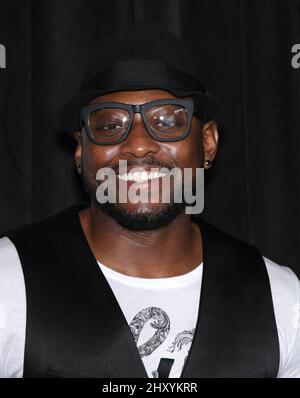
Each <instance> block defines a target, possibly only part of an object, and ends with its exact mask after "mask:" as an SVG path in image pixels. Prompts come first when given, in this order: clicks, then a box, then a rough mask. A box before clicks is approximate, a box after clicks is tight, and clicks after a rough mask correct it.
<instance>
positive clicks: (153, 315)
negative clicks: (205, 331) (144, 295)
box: [129, 307, 195, 377]
mask: <svg viewBox="0 0 300 398" xmlns="http://www.w3.org/2000/svg"><path fill="white" fill-rule="evenodd" d="M148 321H152V322H151V323H150V325H151V327H152V328H153V329H154V335H153V336H152V337H150V338H149V339H148V340H147V341H146V342H145V343H143V344H141V345H138V340H139V337H140V335H141V332H142V330H143V328H144V327H145V325H146V323H147V322H148ZM129 326H130V329H131V332H132V334H133V337H134V340H135V342H136V344H137V348H138V351H139V354H140V356H141V357H145V356H149V355H151V354H152V353H153V352H154V351H155V350H156V349H157V348H158V347H159V346H161V345H162V344H163V342H164V341H165V340H166V339H167V337H168V335H169V332H170V328H171V322H170V318H169V316H168V314H167V313H166V312H165V311H164V310H162V309H161V308H158V307H147V308H145V309H143V310H141V311H140V312H139V313H138V314H137V315H135V317H134V318H133V320H132V321H131V322H130V325H129ZM194 332H195V329H192V330H183V331H182V332H180V333H178V334H177V335H176V336H175V338H174V337H173V341H172V343H171V345H170V344H169V347H168V348H166V351H168V352H171V353H175V352H178V351H181V350H184V351H185V352H184V354H186V355H185V358H184V362H186V360H187V356H188V353H189V348H190V346H191V343H192V340H193V336H194ZM162 360H165V359H164V358H161V361H162ZM166 360H167V359H166ZM174 360H176V357H175V358H174ZM174 360H173V361H174ZM161 361H160V363H161ZM171 366H172V365H171ZM169 372H170V370H169ZM152 376H153V377H159V376H158V370H157V369H156V370H154V371H152Z"/></svg>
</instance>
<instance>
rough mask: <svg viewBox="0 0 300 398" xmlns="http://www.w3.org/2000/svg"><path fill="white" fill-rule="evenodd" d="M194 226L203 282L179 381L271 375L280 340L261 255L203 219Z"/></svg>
mask: <svg viewBox="0 0 300 398" xmlns="http://www.w3.org/2000/svg"><path fill="white" fill-rule="evenodd" d="M198 223H199V226H200V229H201V235H202V242H203V264H204V265H203V267H204V268H203V280H202V289H201V297H200V306H199V313H198V321H197V326H196V330H195V335H194V339H193V342H192V346H191V349H190V352H189V356H188V359H187V362H186V364H185V367H184V369H183V371H182V374H181V377H183V378H188V377H200V378H201V377H204V378H236V377H239V378H240V377H276V375H277V371H278V364H279V342H278V337H277V329H276V322H275V317H274V311H273V304H272V297H271V289H270V284H269V279H268V275H267V271H266V268H265V264H264V261H263V258H262V256H261V255H260V253H259V252H258V251H257V249H255V248H254V247H252V248H251V247H250V246H248V245H247V247H246V244H244V243H243V242H239V241H238V240H234V239H233V238H231V237H229V236H228V235H226V234H224V233H222V232H221V231H218V230H217V229H216V228H214V227H212V226H211V225H209V224H207V223H206V222H205V221H204V220H202V219H200V220H198ZM243 246H244V248H243ZM246 248H247V249H248V250H247V251H246V250H242V249H246Z"/></svg>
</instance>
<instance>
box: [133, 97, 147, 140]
mask: <svg viewBox="0 0 300 398" xmlns="http://www.w3.org/2000/svg"><path fill="white" fill-rule="evenodd" d="M131 109H132V112H133V114H132V122H133V119H134V115H135V114H136V113H139V114H140V115H141V121H142V123H143V125H144V128H145V129H146V130H147V133H148V134H149V130H148V127H147V125H146V123H145V120H144V116H143V111H142V109H143V104H131ZM132 127H133V126H132V124H131V126H130V130H131V129H132Z"/></svg>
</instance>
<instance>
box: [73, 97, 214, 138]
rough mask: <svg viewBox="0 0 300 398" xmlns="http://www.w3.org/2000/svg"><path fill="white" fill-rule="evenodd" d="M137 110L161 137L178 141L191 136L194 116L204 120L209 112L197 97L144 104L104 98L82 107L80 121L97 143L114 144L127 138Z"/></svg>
mask: <svg viewBox="0 0 300 398" xmlns="http://www.w3.org/2000/svg"><path fill="white" fill-rule="evenodd" d="M134 113H140V114H141V115H142V119H143V122H144V125H145V127H146V129H147V131H148V133H149V134H150V135H151V137H152V138H154V139H155V140H157V141H162V142H172V141H173V142H174V141H180V140H183V139H184V138H186V137H187V135H188V134H189V132H190V128H191V123H192V117H193V115H194V114H195V115H196V116H197V117H198V118H199V119H200V120H201V122H203V121H205V120H206V118H207V116H206V113H205V110H204V108H202V107H201V106H200V105H199V104H198V103H197V102H196V101H194V100H193V99H182V98H178V99H173V98H172V99H158V100H154V101H150V102H146V103H144V104H140V105H133V104H123V103H119V102H103V103H97V104H93V105H87V106H83V107H82V108H81V115H80V119H81V120H80V124H81V127H82V126H83V125H84V126H85V128H86V131H87V135H88V137H89V139H90V140H91V141H92V142H93V143H94V144H96V145H114V144H118V143H120V142H122V141H124V140H125V139H126V138H127V136H128V134H129V131H130V128H131V125H132V121H133V116H134Z"/></svg>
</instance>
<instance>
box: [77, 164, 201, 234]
mask: <svg viewBox="0 0 300 398" xmlns="http://www.w3.org/2000/svg"><path fill="white" fill-rule="evenodd" d="M81 178H82V185H83V188H84V191H85V192H86V193H87V194H88V196H89V197H90V199H91V202H92V203H93V204H94V205H95V206H96V207H97V208H99V209H100V210H101V211H102V212H103V213H104V214H106V215H108V216H109V217H111V218H112V219H113V220H114V221H116V222H117V223H118V224H119V225H120V226H122V227H124V228H127V229H130V230H132V231H153V230H157V229H159V228H162V227H164V226H166V225H169V224H170V223H171V222H172V221H174V220H175V219H176V218H177V217H178V216H179V215H180V214H182V213H183V212H184V210H185V207H186V205H190V204H188V203H186V201H185V198H184V195H183V194H182V198H181V202H180V203H177V202H172V201H171V203H161V204H159V205H158V206H156V207H155V208H151V207H147V206H145V205H144V204H142V203H141V204H140V206H137V209H136V210H133V209H130V210H129V209H127V208H126V206H125V205H124V204H123V203H111V202H106V203H100V202H99V201H98V200H97V197H96V191H97V188H98V183H97V181H96V179H95V177H94V176H93V175H92V173H89V172H87V171H86V170H85V168H83V167H82V175H81ZM181 192H183V187H182V191H181ZM192 192H193V195H195V192H196V181H195V179H194V178H193V180H192Z"/></svg>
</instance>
